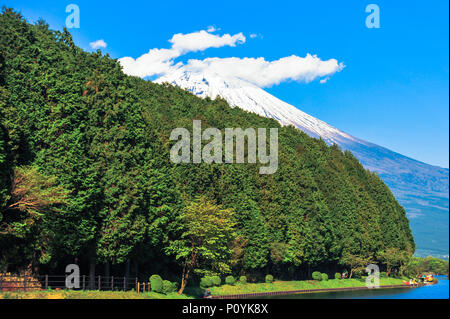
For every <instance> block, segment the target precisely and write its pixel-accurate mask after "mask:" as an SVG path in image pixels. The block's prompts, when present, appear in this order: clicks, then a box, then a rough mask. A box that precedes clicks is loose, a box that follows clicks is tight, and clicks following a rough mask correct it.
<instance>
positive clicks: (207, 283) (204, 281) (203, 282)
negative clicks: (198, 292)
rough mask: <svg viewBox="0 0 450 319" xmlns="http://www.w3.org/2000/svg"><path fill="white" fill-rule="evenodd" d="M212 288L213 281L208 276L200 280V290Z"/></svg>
mask: <svg viewBox="0 0 450 319" xmlns="http://www.w3.org/2000/svg"><path fill="white" fill-rule="evenodd" d="M212 286H213V281H212V278H211V277H210V276H205V277H202V278H201V279H200V287H201V288H209V287H212Z"/></svg>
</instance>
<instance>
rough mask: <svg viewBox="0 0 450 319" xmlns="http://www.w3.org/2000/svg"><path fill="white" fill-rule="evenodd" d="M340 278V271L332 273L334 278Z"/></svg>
mask: <svg viewBox="0 0 450 319" xmlns="http://www.w3.org/2000/svg"><path fill="white" fill-rule="evenodd" d="M341 278H342V276H341V274H340V273H338V272H337V273H335V274H334V279H341Z"/></svg>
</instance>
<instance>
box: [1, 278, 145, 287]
mask: <svg viewBox="0 0 450 319" xmlns="http://www.w3.org/2000/svg"><path fill="white" fill-rule="evenodd" d="M66 279H67V275H63V276H54V275H41V276H26V275H20V276H17V275H11V274H0V291H29V290H47V289H68V288H67V286H66ZM73 289H74V290H103V291H127V290H131V289H134V290H135V291H138V279H137V278H129V277H114V276H109V277H106V276H95V277H94V278H93V280H92V281H91V278H90V277H89V276H86V275H82V276H80V278H79V288H73Z"/></svg>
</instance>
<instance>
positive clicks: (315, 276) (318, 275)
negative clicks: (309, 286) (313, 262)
mask: <svg viewBox="0 0 450 319" xmlns="http://www.w3.org/2000/svg"><path fill="white" fill-rule="evenodd" d="M312 279H314V280H317V281H321V280H322V274H321V273H320V271H314V272H313V273H312Z"/></svg>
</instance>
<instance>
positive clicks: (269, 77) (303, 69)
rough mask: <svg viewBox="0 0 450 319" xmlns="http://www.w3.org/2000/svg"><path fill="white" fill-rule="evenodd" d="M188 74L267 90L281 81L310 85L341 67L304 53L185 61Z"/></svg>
mask: <svg viewBox="0 0 450 319" xmlns="http://www.w3.org/2000/svg"><path fill="white" fill-rule="evenodd" d="M183 68H185V69H186V70H188V71H192V72H206V73H215V74H218V75H220V76H223V77H237V78H240V79H242V80H245V81H248V82H251V83H253V84H255V85H257V86H259V87H269V86H272V85H275V84H279V83H281V82H284V81H289V80H292V81H299V82H311V81H313V80H315V79H317V78H322V81H321V83H324V82H323V80H325V81H326V79H327V77H329V76H330V75H332V74H334V73H336V72H339V71H341V70H342V69H343V68H344V65H343V64H342V63H338V61H337V60H336V59H329V60H326V61H322V60H321V59H320V58H318V57H317V56H316V55H311V54H307V55H306V57H304V58H302V57H299V56H296V55H292V56H289V57H285V58H281V59H279V60H275V61H266V60H265V59H264V58H262V57H261V58H234V57H233V58H207V59H204V60H189V61H188V63H187V64H186V65H185V66H183Z"/></svg>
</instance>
